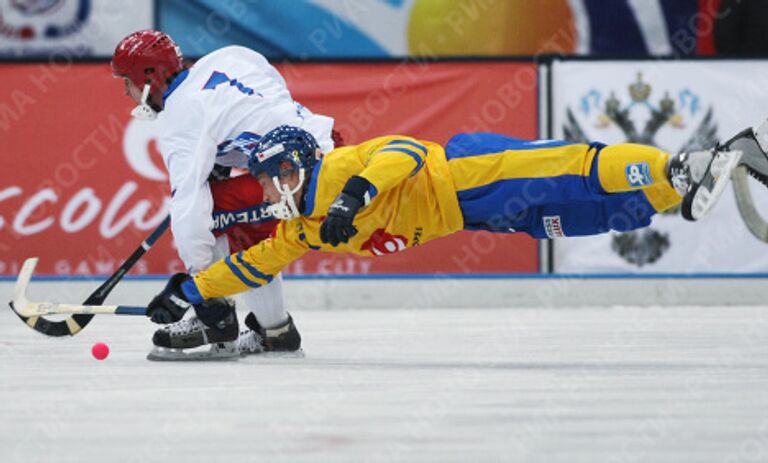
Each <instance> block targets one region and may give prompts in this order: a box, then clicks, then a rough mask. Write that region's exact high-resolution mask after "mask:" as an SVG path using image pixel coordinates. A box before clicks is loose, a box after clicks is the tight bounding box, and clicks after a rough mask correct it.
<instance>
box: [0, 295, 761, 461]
mask: <svg viewBox="0 0 768 463" xmlns="http://www.w3.org/2000/svg"><path fill="white" fill-rule="evenodd" d="M294 318H295V320H296V322H297V324H298V326H299V327H300V329H301V332H302V334H303V336H304V346H305V350H306V357H305V358H299V359H295V358H294V359H277V358H272V359H267V358H257V357H249V358H245V359H241V360H238V361H233V362H219V363H214V362H209V363H175V364H171V363H152V362H149V361H147V360H145V358H144V356H145V354H146V352H147V351H148V349H149V347H150V337H151V334H152V331H153V329H154V326H153V325H152V324H151V323H150V322H149V321H147V320H145V319H142V318H140V317H136V318H134V317H110V316H101V317H100V318H99V317H97V319H96V320H94V321H93V322H92V323H91V325H90V326H88V327H87V328H86V330H84V331H83V332H82V333H81V334H79V335H78V336H76V337H74V338H66V339H52V338H45V337H44V336H42V335H39V334H37V333H35V332H33V331H32V330H30V329H29V328H27V327H26V326H24V325H23V324H21V323H20V322H19V321H18V320H17V319H16V318H15V316H13V315H12V313H11V312H10V311H9V310H2V311H0V334H1V336H0V349H1V351H2V355H0V390H1V392H2V402H0V423H1V425H0V461H2V462H4V463H10V462H24V463H31V462H73V463H75V462H77V463H83V462H99V463H101V462H163V463H167V462H206V463H210V462H237V463H245V462H254V463H256V462H269V463H274V462H304V461H322V462H337V461H349V462H412V461H430V462H448V461H451V462H453V461H455V462H568V463H576V462H590V463H594V462H605V463H624V462H626V463H633V462H676V463H677V462H721V463H731V462H766V461H768V308H759V307H741V308H740V307H719V308H717V307H716V308H696V307H692V308H671V307H659V308H613V309H565V308H563V309H535V310H534V309H472V310H459V309H446V310H426V309H424V310H363V309H361V310H348V311H346V310H345V311H320V310H318V311H300V312H296V313H294ZM97 341H103V342H106V343H108V344H109V346H110V347H111V355H110V356H109V358H108V359H107V360H105V361H103V362H98V361H96V360H94V359H93V358H92V357H91V355H90V347H91V345H92V344H93V343H94V342H97Z"/></svg>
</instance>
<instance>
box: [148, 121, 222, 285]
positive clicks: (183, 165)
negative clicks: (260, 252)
mask: <svg viewBox="0 0 768 463" xmlns="http://www.w3.org/2000/svg"><path fill="white" fill-rule="evenodd" d="M176 115H178V117H175V118H174V119H173V123H174V127H173V128H172V129H171V131H170V132H169V133H167V134H165V135H164V136H163V137H162V138H161V143H160V149H161V150H162V151H163V154H164V155H165V159H166V167H167V169H168V174H169V178H170V186H171V230H172V231H173V237H174V240H175V242H176V246H177V248H178V251H179V257H181V260H182V261H183V262H184V265H185V266H186V268H187V270H188V271H189V272H191V273H195V272H198V271H200V270H202V269H204V268H206V267H207V266H209V265H210V264H211V263H212V262H213V256H214V254H213V248H214V245H215V243H216V239H215V237H214V236H213V233H212V232H211V229H212V227H213V218H212V216H211V214H212V212H213V197H212V195H211V191H210V187H209V185H208V176H209V175H210V173H211V170H212V169H213V164H214V160H215V152H216V145H215V143H214V141H213V140H212V139H211V138H210V136H209V134H207V133H206V130H205V125H206V123H205V117H204V115H203V114H201V113H200V111H199V110H197V109H196V108H195V107H190V108H187V110H186V111H184V112H181V111H178V112H176V113H175V114H174V116H176Z"/></svg>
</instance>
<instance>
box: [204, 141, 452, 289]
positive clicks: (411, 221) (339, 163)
mask: <svg viewBox="0 0 768 463" xmlns="http://www.w3.org/2000/svg"><path fill="white" fill-rule="evenodd" d="M353 175H358V176H360V177H363V178H365V179H366V180H368V181H369V182H370V184H371V188H370V190H369V194H370V196H371V201H370V203H369V204H368V205H367V206H366V207H365V208H363V209H361V210H360V211H359V212H358V213H357V215H356V216H355V220H354V225H355V227H356V228H357V231H358V233H357V234H356V235H355V236H353V237H352V238H351V239H350V240H349V242H347V243H340V244H339V245H338V246H337V247H333V246H331V245H330V244H327V243H323V242H321V241H320V224H321V223H322V221H323V219H325V215H326V213H327V211H328V208H329V207H330V205H331V203H332V202H333V201H334V200H335V199H336V197H337V196H338V195H339V193H341V190H342V189H343V188H344V185H345V184H346V182H347V180H349V178H350V177H352V176H353ZM304 201H305V205H304V211H303V213H302V215H301V216H300V217H298V218H295V219H292V220H287V221H282V222H281V223H280V224H279V225H278V226H277V228H276V229H275V231H274V233H273V236H272V237H271V238H270V239H267V240H264V241H262V242H261V243H259V244H257V245H255V246H253V247H251V248H249V249H248V250H246V251H241V252H239V253H237V254H234V255H232V256H229V257H226V258H225V259H223V260H220V261H219V262H216V263H215V264H213V265H212V266H211V267H209V268H208V269H207V270H206V271H204V272H201V273H198V274H197V275H196V276H195V285H196V286H197V288H198V290H199V291H200V293H201V295H202V296H203V297H204V298H206V299H208V298H211V297H218V296H223V295H229V294H234V293H238V292H242V291H245V290H247V289H249V288H251V287H259V286H261V285H264V284H266V283H268V282H269V281H271V280H272V278H273V277H274V276H275V275H277V274H278V273H280V271H281V270H282V269H283V268H284V267H285V266H286V265H288V264H289V263H291V262H292V261H294V260H296V259H298V258H299V257H301V256H302V255H303V254H304V253H306V252H307V251H309V250H320V251H324V252H343V253H353V254H358V255H362V256H376V255H384V254H391V253H395V252H399V251H402V250H405V249H407V248H411V247H414V246H418V245H420V244H424V243H426V242H428V241H430V240H433V239H435V238H439V237H441V236H446V235H449V234H451V233H454V232H456V231H458V230H461V229H462V227H463V225H464V223H463V218H462V214H461V210H460V208H459V203H458V198H457V196H456V189H455V187H454V184H453V180H452V177H451V173H450V171H449V167H448V162H447V160H446V156H445V151H444V149H443V147H442V146H441V145H438V144H436V143H432V142H428V141H421V140H416V139H413V138H410V137H404V136H385V137H379V138H374V139H372V140H369V141H366V142H364V143H362V144H360V145H355V146H346V147H342V148H338V149H335V150H333V151H331V152H330V153H328V154H326V155H325V156H324V157H323V158H322V159H321V160H320V161H319V162H318V163H317V164H316V165H315V167H314V169H313V172H312V176H311V179H310V182H309V185H308V188H307V191H306V195H305V200H304Z"/></svg>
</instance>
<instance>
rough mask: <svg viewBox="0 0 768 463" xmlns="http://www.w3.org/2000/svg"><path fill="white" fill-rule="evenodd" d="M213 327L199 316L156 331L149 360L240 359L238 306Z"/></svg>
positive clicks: (229, 310) (229, 309) (148, 356)
mask: <svg viewBox="0 0 768 463" xmlns="http://www.w3.org/2000/svg"><path fill="white" fill-rule="evenodd" d="M225 310H226V314H225V315H223V317H221V319H220V320H219V321H218V322H215V323H213V325H212V326H209V325H207V324H205V323H204V322H203V321H202V320H201V319H200V318H198V316H196V315H195V316H192V317H190V318H187V319H184V320H180V321H178V322H176V323H172V324H170V325H166V326H164V327H162V328H160V329H159V330H157V331H155V334H154V336H153V337H152V342H153V343H154V344H155V347H154V349H153V350H152V351H151V352H150V353H149V354H148V355H147V359H148V360H161V361H162V360H169V361H179V360H182V361H183V360H223V359H232V358H237V357H238V356H239V355H240V352H239V351H238V349H237V333H238V323H237V314H236V313H235V310H234V307H232V306H228V307H227V309H225Z"/></svg>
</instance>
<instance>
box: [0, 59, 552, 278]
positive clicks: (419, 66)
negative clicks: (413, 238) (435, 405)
mask: <svg viewBox="0 0 768 463" xmlns="http://www.w3.org/2000/svg"><path fill="white" fill-rule="evenodd" d="M280 71H281V72H282V73H283V74H284V75H285V77H286V80H287V82H288V85H289V88H291V89H292V91H293V94H294V97H295V98H296V99H297V101H300V102H302V103H303V104H305V105H306V106H307V107H309V108H310V109H311V110H313V111H315V112H318V113H323V114H327V115H331V116H333V117H335V118H336V121H337V123H336V128H337V129H338V130H339V131H341V133H342V135H343V136H344V137H345V141H346V142H347V143H348V144H351V143H357V142H360V141H362V140H365V139H367V138H370V137H374V136H379V135H384V134H396V133H404V134H410V135H414V136H416V137H418V138H422V139H427V140H433V141H437V142H441V143H443V142H445V141H447V140H448V139H449V138H450V136H451V135H453V134H454V133H455V132H460V131H494V132H503V133H509V134H514V135H517V136H520V137H531V138H533V137H535V136H536V120H537V110H536V88H537V84H536V70H535V66H534V65H532V64H527V63H491V62H487V63H458V62H456V63H436V62H421V63H419V62H412V63H380V64H302V65H290V64H284V65H281V66H280ZM0 79H2V81H3V83H4V86H3V89H2V90H0V151H1V152H2V158H3V169H2V171H1V172H0V178H1V179H2V180H0V275H5V276H10V275H15V274H16V273H17V272H18V270H19V268H20V266H21V263H22V262H23V261H24V259H25V258H27V257H31V256H38V257H40V263H39V265H38V273H41V274H51V275H93V274H109V273H111V272H112V271H113V270H114V269H115V268H117V266H118V265H119V264H120V263H121V262H122V260H123V259H124V258H125V257H126V256H128V255H129V254H130V253H131V252H132V251H133V249H135V248H136V246H137V245H138V244H139V243H140V242H141V240H142V239H143V238H145V237H146V235H147V234H148V233H149V231H150V230H151V229H153V228H154V227H155V226H156V225H157V224H158V223H159V222H160V221H161V220H162V219H163V218H164V216H165V215H166V213H167V198H168V195H169V192H168V186H167V179H166V175H167V174H166V172H165V169H164V167H163V163H162V159H161V157H160V154H159V152H158V151H157V147H156V140H157V137H158V135H159V133H158V131H159V130H161V128H160V127H159V126H157V125H153V123H151V122H150V123H147V122H140V121H136V120H132V119H131V118H130V116H129V111H130V109H131V108H132V107H133V103H132V102H131V101H130V100H129V99H128V98H127V97H126V96H125V95H124V89H123V83H122V81H121V80H119V79H114V78H112V76H111V72H110V69H109V66H108V64H106V63H103V64H49V63H43V64H5V65H2V66H0ZM177 271H183V266H182V264H181V262H180V261H179V260H178V258H177V256H176V252H175V250H174V248H173V245H172V241H171V239H170V238H169V236H166V237H164V238H163V239H162V240H161V241H160V242H159V243H158V245H156V247H155V248H153V249H152V250H151V252H149V253H148V254H147V256H146V258H145V259H143V260H142V261H141V262H140V263H139V265H138V266H137V267H136V269H135V271H134V273H138V274H168V273H173V272H177ZM536 271H538V253H537V243H536V242H535V241H534V240H532V239H529V238H528V237H526V236H522V235H521V236H513V235H503V236H502V235H491V234H488V233H473V234H464V233H460V234H457V235H455V236H452V237H449V238H445V239H442V240H438V241H436V242H435V243H430V245H429V246H428V247H424V248H417V249H412V250H408V251H406V252H403V253H398V254H395V255H391V256H384V257H380V258H369V259H362V258H355V257H350V256H347V255H341V254H338V255H330V254H315V253H310V254H308V255H307V256H306V257H305V258H304V259H302V260H301V261H299V262H297V263H295V264H294V265H292V266H291V267H290V268H289V269H288V273H292V274H301V275H316V274H344V275H347V274H349V275H360V274H381V273H397V274H400V273H416V274H419V273H435V272H437V273H509V272H536Z"/></svg>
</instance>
